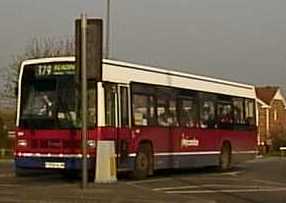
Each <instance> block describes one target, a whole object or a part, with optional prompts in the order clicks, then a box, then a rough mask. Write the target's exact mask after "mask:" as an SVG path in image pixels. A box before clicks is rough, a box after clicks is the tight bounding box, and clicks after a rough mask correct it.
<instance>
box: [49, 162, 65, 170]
mask: <svg viewBox="0 0 286 203" xmlns="http://www.w3.org/2000/svg"><path fill="white" fill-rule="evenodd" d="M45 168H61V169H63V168H65V163H64V162H45Z"/></svg>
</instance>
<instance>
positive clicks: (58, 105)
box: [20, 64, 77, 129]
mask: <svg viewBox="0 0 286 203" xmlns="http://www.w3.org/2000/svg"><path fill="white" fill-rule="evenodd" d="M43 67H50V68H51V70H48V69H47V70H48V71H47V70H45V69H44V68H43ZM55 67H56V68H57V69H58V70H57V72H56V73H57V74H55V72H54V69H55ZM60 67H61V66H59V64H57V65H51V64H49V65H45V66H43V65H41V66H39V65H32V66H31V67H25V68H24V71H23V77H22V85H21V114H20V126H21V127H23V128H36V129H39V128H41V129H46V128H48V129H49V128H72V127H76V115H77V114H76V100H75V98H76V97H75V94H76V89H75V84H74V83H75V82H74V74H72V72H68V73H67V72H60V71H59V70H60ZM62 67H67V64H62ZM41 68H42V70H40V71H42V72H40V71H39V69H41ZM62 70H65V69H64V68H62ZM70 70H71V69H70ZM45 71H46V72H45ZM60 73H61V74H60Z"/></svg>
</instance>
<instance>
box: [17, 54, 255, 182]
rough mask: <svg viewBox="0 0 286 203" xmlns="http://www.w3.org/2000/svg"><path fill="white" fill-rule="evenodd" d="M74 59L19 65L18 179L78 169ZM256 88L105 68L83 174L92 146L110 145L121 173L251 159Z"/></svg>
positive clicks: (94, 87)
mask: <svg viewBox="0 0 286 203" xmlns="http://www.w3.org/2000/svg"><path fill="white" fill-rule="evenodd" d="M77 89H78V88H77V85H76V82H75V58H74V57H58V58H42V59H33V60H27V61H24V62H23V63H22V65H21V68H20V74H19V84H18V103H17V104H18V105H17V131H16V147H15V148H16V149H15V168H16V173H19V174H20V173H21V172H23V171H28V170H29V169H62V170H65V171H69V170H80V169H81V158H82V153H81V144H80V143H81V141H80V140H81V131H80V127H81V121H80V120H81V119H80V112H81V111H80V99H79V98H80V97H79V96H78V93H77ZM255 98H256V97H255V90H254V86H251V85H246V84H241V83H237V82H229V81H225V80H220V79H214V78H209V77H203V76H198V75H193V74H187V73H182V72H175V71H168V70H164V69H159V68H154V67H147V66H142V65H135V64H131V63H126V62H120V61H114V60H105V59H104V60H103V65H102V81H101V82H95V81H88V127H89V129H88V141H87V145H88V168H89V170H90V172H91V173H92V172H94V171H95V170H94V169H95V160H96V144H97V140H99V139H100V140H114V141H115V145H116V146H115V147H116V153H117V169H118V171H123V170H127V171H133V172H134V174H135V175H136V176H137V177H146V176H147V175H151V174H152V173H153V171H154V170H157V169H166V168H188V167H201V166H209V165H218V166H220V167H221V168H222V169H227V168H229V167H230V166H231V164H233V163H236V162H238V161H241V160H244V159H249V158H253V157H254V156H255V154H256V143H257V142H256V140H257V138H256V107H255V104H256V103H255Z"/></svg>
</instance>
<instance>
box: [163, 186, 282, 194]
mask: <svg viewBox="0 0 286 203" xmlns="http://www.w3.org/2000/svg"><path fill="white" fill-rule="evenodd" d="M281 191H286V187H281V188H279V187H277V188H257V189H226V190H191V191H190V190H181V191H176V190H175V191H166V192H165V193H167V194H206V193H246V192H281Z"/></svg>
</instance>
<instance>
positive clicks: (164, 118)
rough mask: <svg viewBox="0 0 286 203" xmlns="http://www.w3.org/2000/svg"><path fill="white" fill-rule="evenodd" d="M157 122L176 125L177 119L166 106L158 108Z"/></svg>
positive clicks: (161, 124)
mask: <svg viewBox="0 0 286 203" xmlns="http://www.w3.org/2000/svg"><path fill="white" fill-rule="evenodd" d="M158 123H159V125H160V126H165V127H167V126H176V125H177V119H176V116H175V115H174V113H173V112H171V111H169V109H168V108H166V107H161V108H160V107H159V108H158Z"/></svg>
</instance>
